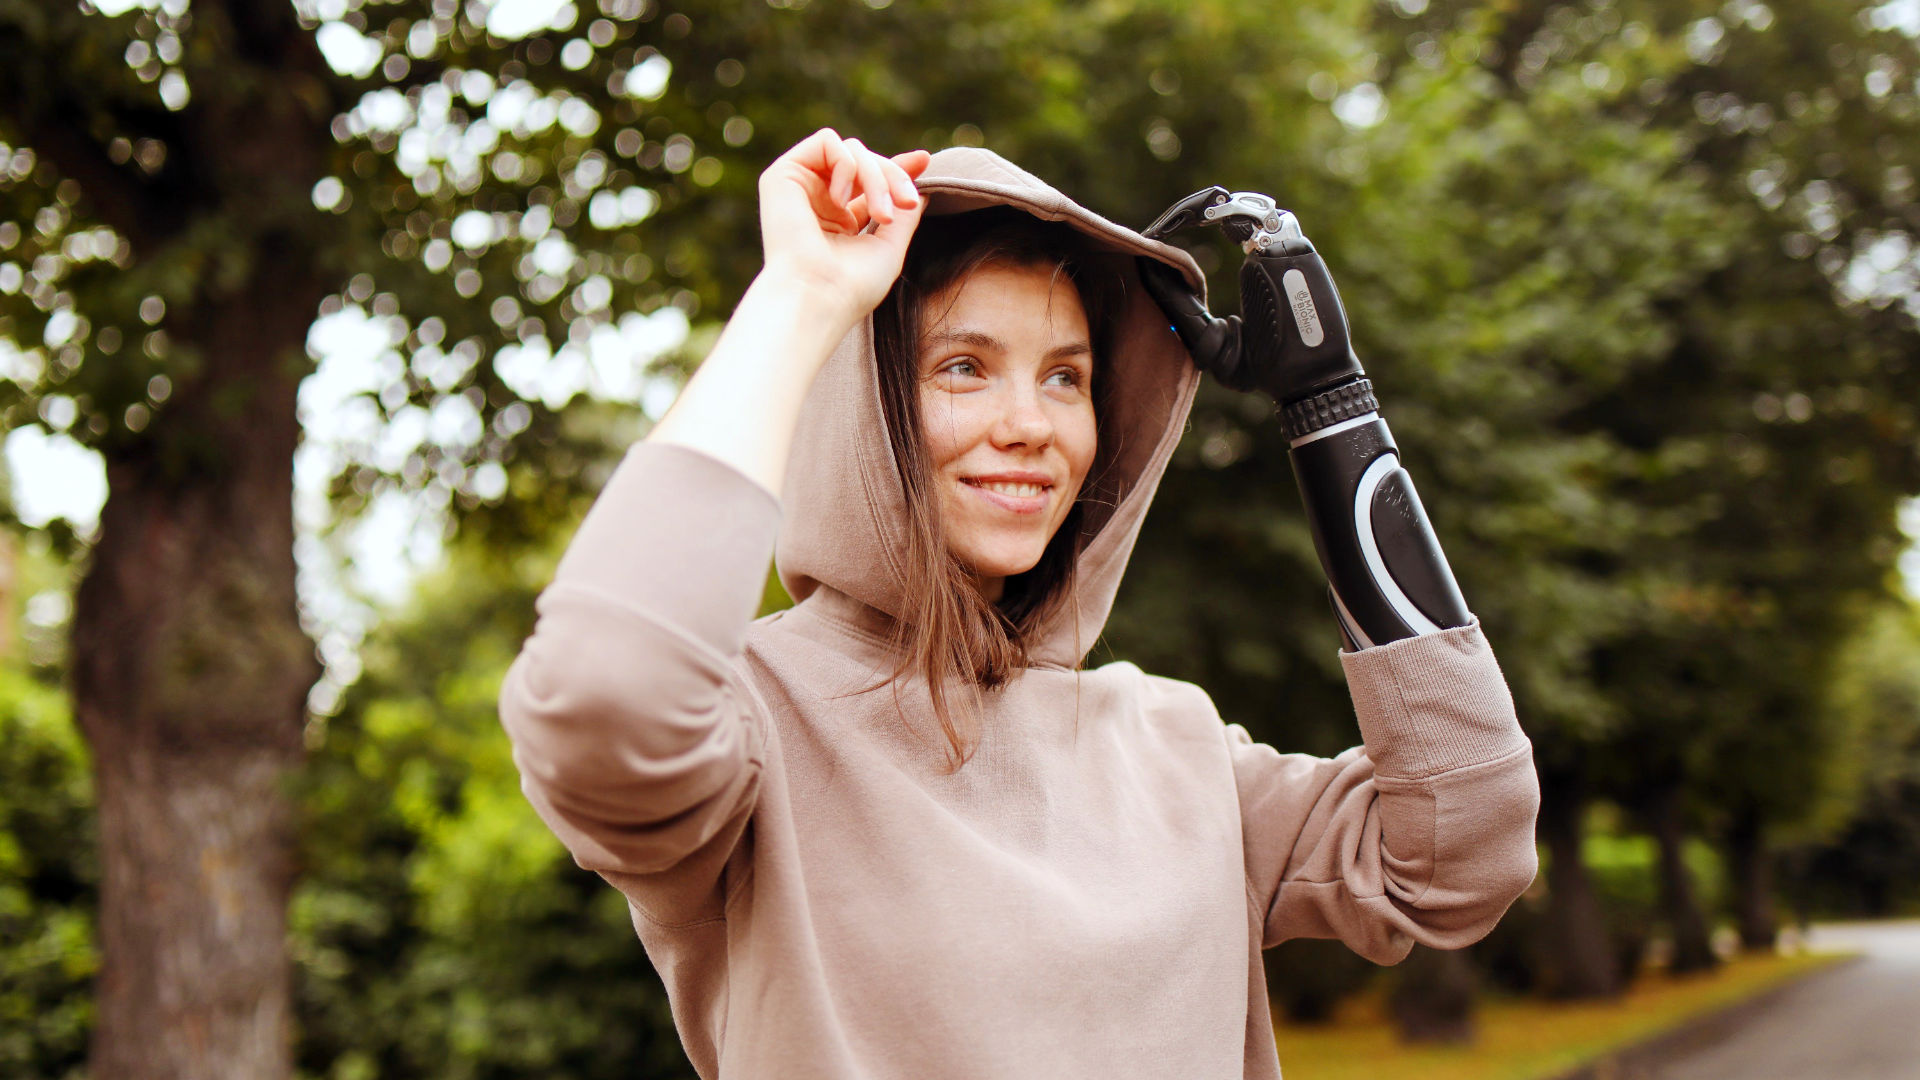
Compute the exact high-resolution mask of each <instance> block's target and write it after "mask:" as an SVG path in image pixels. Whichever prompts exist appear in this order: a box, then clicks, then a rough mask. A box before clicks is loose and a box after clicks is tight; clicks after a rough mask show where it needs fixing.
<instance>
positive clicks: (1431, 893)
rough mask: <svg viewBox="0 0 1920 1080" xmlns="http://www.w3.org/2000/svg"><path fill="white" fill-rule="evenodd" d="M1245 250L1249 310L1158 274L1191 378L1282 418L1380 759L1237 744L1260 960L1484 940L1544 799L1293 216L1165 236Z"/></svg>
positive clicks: (1158, 230)
mask: <svg viewBox="0 0 1920 1080" xmlns="http://www.w3.org/2000/svg"><path fill="white" fill-rule="evenodd" d="M1199 224H1214V225H1219V226H1221V227H1222V228H1224V229H1225V230H1226V232H1227V233H1228V235H1230V236H1232V237H1233V238H1234V239H1236V240H1238V241H1240V242H1241V245H1242V247H1243V248H1244V249H1245V251H1246V253H1247V258H1246V260H1245V262H1244V263H1243V265H1242V267H1241V272H1240V287H1241V308H1242V315H1240V316H1229V317H1228V318H1225V319H1222V318H1216V317H1215V316H1214V315H1213V314H1212V313H1211V312H1209V311H1208V310H1207V309H1206V306H1205V305H1204V304H1203V303H1202V302H1201V300H1200V298H1199V296H1198V295H1197V294H1195V293H1194V291H1193V290H1192V289H1191V288H1190V287H1189V286H1188V285H1187V283H1186V282H1185V281H1184V280H1183V279H1182V278H1181V277H1180V276H1179V275H1178V274H1177V273H1175V272H1174V271H1172V270H1171V269H1170V268H1168V267H1167V266H1165V265H1164V264H1161V263H1158V262H1154V261H1153V260H1149V259H1142V260H1141V266H1140V272H1141V278H1142V280H1143V282H1144V283H1145V284H1146V286H1147V289H1148V291H1149V292H1150V293H1152V294H1153V296H1154V299H1155V300H1156V301H1158V302H1159V304H1160V306H1161V308H1162V309H1163V310H1164V311H1165V313H1166V315H1167V317H1168V319H1169V320H1170V322H1171V323H1172V325H1173V328H1174V330H1175V332H1177V333H1178V334H1179V335H1180V338H1181V341H1182V342H1183V343H1184V344H1185V345H1186V346H1187V349H1188V352H1189V353H1190V354H1191V355H1192V356H1193V359H1194V362H1195V363H1196V364H1198V365H1199V366H1200V367H1201V368H1203V369H1205V370H1207V371H1209V372H1211V373H1212V374H1213V375H1214V377H1215V378H1217V379H1219V380H1220V381H1221V382H1222V383H1224V384H1225V385H1227V386H1230V387H1233V388H1234V389H1238V390H1252V389H1259V390H1264V391H1266V392H1267V393H1269V394H1271V395H1272V396H1273V398H1274V400H1275V402H1277V403H1278V404H1279V405H1280V407H1281V415H1282V418H1283V420H1284V422H1285V424H1286V427H1287V434H1288V437H1289V441H1290V451H1289V456H1290V457H1291V459H1292V461H1293V473H1294V478H1295V480H1296V481H1297V482H1298V484H1299V487H1300V494H1301V497H1302V499H1303V500H1304V501H1305V503H1306V510H1307V521H1308V524H1309V525H1310V526H1311V528H1312V530H1313V538H1314V547H1315V549H1316V550H1317V552H1318V554H1319V556H1320V563H1321V566H1322V568H1323V569H1324V570H1325V571H1326V574H1327V580H1328V583H1329V588H1328V598H1329V600H1330V602H1331V605H1332V607H1333V612H1334V617H1335V620H1336V622H1337V623H1338V624H1339V627H1340V634H1341V637H1342V640H1343V641H1344V642H1345V644H1346V646H1347V648H1346V650H1345V651H1343V652H1342V653H1341V656H1340V660H1341V663H1342V665H1343V666H1344V667H1345V669H1346V675H1347V686H1348V688H1349V690H1350V691H1351V692H1352V694H1353V701H1354V710H1355V712H1356V714H1357V715H1358V717H1359V721H1360V733H1361V736H1362V738H1363V739H1364V741H1365V747H1364V748H1359V747H1356V748H1355V749H1353V750H1350V751H1348V752H1347V753H1345V754H1342V755H1340V756H1339V757H1336V758H1330V759H1328V758H1314V757H1307V756H1305V755H1287V754H1280V753H1278V752H1277V751H1275V750H1274V749H1273V748H1272V747H1270V746H1266V745H1264V744H1260V743H1255V742H1253V741H1252V739H1250V738H1249V737H1248V736H1247V733H1246V731H1245V729H1243V728H1239V727H1229V728H1228V729H1227V730H1228V740H1229V751H1230V753H1231V755H1232V757H1233V762H1234V781H1235V784H1236V786H1237V787H1238V791H1239V796H1240V805H1241V820H1242V824H1243V836H1244V837H1245V844H1246V860H1247V880H1248V890H1249V898H1250V899H1251V901H1252V902H1253V903H1254V904H1255V905H1256V906H1257V907H1258V908H1259V911H1258V914H1259V916H1260V918H1261V920H1262V923H1263V925H1264V930H1263V940H1262V944H1263V945H1277V944H1279V943H1280V942H1281V941H1282V940H1285V939H1286V938H1289V937H1337V938H1340V939H1341V940H1343V941H1345V942H1346V943H1347V944H1348V945H1350V946H1352V947H1353V949H1354V950H1355V951H1357V952H1359V953H1361V954H1362V955H1364V956H1366V957H1368V958H1370V959H1373V960H1376V961H1379V962H1382V963H1391V962H1394V961H1396V960H1398V959H1400V958H1401V957H1402V956H1405V955H1406V952H1407V950H1408V949H1409V948H1411V947H1412V944H1413V942H1415V941H1419V942H1424V943H1426V944H1428V945H1434V946H1438V947H1441V948H1459V947H1461V946H1464V945H1468V944H1471V943H1472V942H1473V941H1475V940H1477V939H1478V938H1479V937H1481V936H1482V935H1483V934H1485V933H1486V932H1487V931H1488V930H1490V929H1492V927H1493V924H1494V922H1495V921H1496V920H1497V919H1498V918H1499V917H1500V915H1501V913H1503V912H1504V911H1506V909H1507V906H1508V905H1509V904H1511V903H1512V902H1513V900H1514V899H1515V898H1516V897H1517V896H1518V895H1519V894H1520V892H1521V890H1523V889H1525V888H1526V886H1527V885H1528V883H1529V882H1531V881H1532V880H1533V876H1534V870H1535V864H1536V858H1535V854H1534V846H1533V823H1534V815H1535V813H1536V811H1537V809H1538V805H1539V786H1538V782H1537V780H1536V779H1535V776H1534V771H1533V761H1532V754H1531V745H1530V744H1529V743H1528V741H1527V738H1526V736H1525V735H1524V734H1523V733H1522V732H1521V730H1520V724H1519V722H1518V720H1517V719H1516V717H1515V715H1514V709H1513V699H1512V696H1511V695H1510V694H1509V693H1508V691H1507V685H1506V681H1505V679H1503V678H1502V677H1501V674H1500V667H1499V665H1498V664H1497V663H1496V662H1495V661H1494V658H1493V651H1492V650H1491V649H1490V648H1489V647H1488V645H1487V641H1486V638H1485V637H1483V636H1482V635H1481V632H1480V624H1479V622H1478V621H1477V620H1476V619H1474V618H1473V616H1472V614H1471V613H1470V612H1469V610H1468V608H1467V605H1466V601H1465V599H1464V598H1463V597H1462V596H1461V593H1460V590H1459V588H1458V586H1457V585H1455V583H1454V578H1453V571H1452V570H1451V569H1450V568H1449V567H1448V565H1447V559H1446V556H1445V554H1444V553H1442V551H1441V549H1440V543H1439V540H1438V539H1437V538H1436V537H1435V535H1434V532H1433V529H1432V527H1431V526H1430V525H1429V524H1428V522H1427V515H1426V510H1425V509H1424V508H1423V507H1422V506H1421V504H1420V497H1419V495H1417V494H1416V493H1415V492H1414V488H1413V480H1412V478H1411V477H1410V476H1408V475H1407V472H1406V470H1405V469H1402V468H1401V467H1400V463H1399V449H1398V447H1396V446H1395V445H1394V441H1393V436H1392V434H1391V433H1390V432H1389V431H1388V430H1387V424H1386V421H1385V420H1384V419H1382V418H1381V415H1380V412H1379V407H1378V404H1377V403H1376V401H1375V399H1374V394H1373V386H1372V384H1371V382H1369V381H1368V380H1367V379H1366V377H1365V372H1364V371H1363V370H1362V369H1361V366H1360V360H1359V358H1358V357H1357V356H1355V355H1354V352H1353V348H1352V345H1351V342H1350V338H1349V334H1348V326H1347V316H1346V309H1345V306H1344V305H1343V304H1342V303H1341V301H1340V293H1339V290H1338V289H1336V288H1335V287H1334V283H1333V276H1332V275H1331V274H1330V273H1329V272H1328V270H1327V266H1326V263H1325V262H1324V261H1322V259H1321V257H1320V254H1319V252H1318V251H1316V250H1315V249H1314V246H1313V244H1312V243H1311V242H1310V241H1308V240H1307V238H1306V236H1305V235H1303V234H1302V233H1301V231H1300V226H1299V222H1298V221H1296V220H1295V219H1294V217H1293V215H1292V214H1290V213H1288V212H1287V211H1285V210H1282V209H1280V208H1279V207H1278V206H1276V205H1275V204H1274V201H1273V200H1272V199H1271V198H1269V197H1267V196H1265V195H1261V194H1258V193H1256V192H1238V193H1233V192H1228V191H1227V190H1225V189H1224V188H1210V189H1207V190H1204V191H1199V192H1196V193H1194V194H1193V195H1191V196H1189V197H1187V198H1186V199H1183V200H1181V201H1180V202H1178V203H1176V204H1174V205H1173V206H1172V207H1171V208H1169V209H1168V211H1167V212H1166V213H1165V214H1163V215H1161V217H1160V219H1159V220H1158V221H1156V222H1154V223H1153V224H1152V225H1150V226H1148V227H1147V229H1146V230H1145V232H1146V235H1149V236H1156V237H1157V236H1161V235H1164V234H1166V233H1170V232H1172V231H1174V230H1177V229H1181V228H1185V227H1187V226H1190V225H1199Z"/></svg>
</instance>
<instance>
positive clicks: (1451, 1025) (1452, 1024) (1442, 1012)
mask: <svg viewBox="0 0 1920 1080" xmlns="http://www.w3.org/2000/svg"><path fill="white" fill-rule="evenodd" d="M1399 975H1400V977H1399V979H1398V981H1397V982H1395V984H1394V988H1393V993H1392V994H1391V995H1390V997H1389V999H1388V1009H1389V1011H1390V1012H1392V1014H1393V1022H1394V1027H1395V1028H1396V1029H1398V1031H1399V1033H1400V1041H1401V1042H1407V1043H1442V1044H1452V1045H1459V1044H1464V1043H1470V1042H1472V1041H1473V1006H1474V994H1475V993H1476V991H1477V990H1478V989H1479V978H1478V977H1477V975H1476V974H1475V972H1474V970H1473V961H1472V960H1471V959H1470V958H1469V957H1468V955H1467V953H1466V951H1465V950H1462V949H1447V950H1442V949H1429V948H1427V947H1426V946H1424V945H1416V946H1414V948H1413V953H1412V955H1410V956H1408V957H1407V959H1406V960H1405V961H1404V962H1403V963H1402V964H1401V965H1400V972H1399Z"/></svg>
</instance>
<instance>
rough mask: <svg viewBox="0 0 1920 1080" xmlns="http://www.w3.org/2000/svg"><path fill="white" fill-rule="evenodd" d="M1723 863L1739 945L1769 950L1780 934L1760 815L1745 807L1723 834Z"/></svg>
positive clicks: (1769, 854) (1770, 862) (1769, 856)
mask: <svg viewBox="0 0 1920 1080" xmlns="http://www.w3.org/2000/svg"><path fill="white" fill-rule="evenodd" d="M1727 862H1728V864H1729V869H1731V870H1732V872H1733V873H1732V877H1733V897H1734V899H1733V902H1734V908H1735V913H1736V918H1737V920H1738V922H1739V924H1740V947H1741V948H1742V949H1745V950H1747V951H1748V952H1759V953H1770V952H1772V951H1774V948H1775V946H1776V944H1777V942H1778V939H1779V936H1780V923H1779V918H1778V916H1777V915H1776V914H1775V910H1774V896H1773V852H1772V851H1771V850H1769V849H1768V847H1767V837H1766V827H1765V826H1764V825H1763V824H1762V823H1761V821H1760V815H1759V814H1757V813H1755V812H1754V811H1753V809H1752V808H1750V807H1749V808H1746V809H1743V810H1741V811H1740V813H1739V814H1738V815H1736V816H1735V818H1734V821H1733V828H1732V829H1730V830H1729V831H1728V833H1727Z"/></svg>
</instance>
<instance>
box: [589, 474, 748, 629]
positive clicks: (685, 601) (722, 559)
mask: <svg viewBox="0 0 1920 1080" xmlns="http://www.w3.org/2000/svg"><path fill="white" fill-rule="evenodd" d="M779 531H780V503H779V500H777V499H775V498H774V497H773V494H772V493H771V492H769V491H768V490H767V489H766V488H764V487H761V486H760V485H759V484H758V483H755V482H754V481H753V480H751V479H749V478H748V477H747V476H746V474H744V473H742V472H740V471H739V470H737V469H735V468H734V467H733V466H731V465H728V464H726V463H725V462H722V461H721V460H720V459H718V458H715V457H712V456H711V455H708V454H705V453H702V452H701V451H698V450H694V449H692V448H689V447H685V446H679V445H675V444H672V443H649V442H641V443H635V444H634V445H633V446H632V447H631V448H629V449H628V451H627V454H626V456H625V457H624V458H623V459H622V460H621V462H620V464H619V466H618V467H617V468H615V469H614V471H613V476H612V477H611V478H610V479H608V481H607V486H606V487H605V488H604V489H603V490H602V491H601V492H600V495H599V497H598V498H597V499H595V500H594V504H593V508H592V509H591V510H589V511H588V512H587V516H586V520H584V521H582V522H581V523H580V530H579V532H577V533H575V534H574V538H573V541H572V542H571V543H570V544H568V545H567V551H566V554H565V555H564V556H562V557H561V559H560V565H559V567H558V569H557V570H556V571H555V572H554V577H553V582H554V586H555V587H566V588H569V589H578V590H580V591H583V592H591V593H594V594H597V595H599V596H600V597H601V598H602V599H605V600H608V601H610V602H613V603H616V604H620V605H622V606H625V607H629V608H632V609H634V610H637V611H639V612H640V613H642V614H643V615H645V616H647V617H648V618H650V619H652V620H654V621H655V622H659V623H662V624H665V625H667V626H671V627H674V628H677V629H679V630H682V631H684V632H686V633H687V634H689V635H691V636H692V637H694V638H696V639H698V640H700V641H702V642H704V643H705V644H707V645H710V646H712V647H713V648H714V649H716V650H717V651H719V653H720V654H721V655H729V656H730V655H732V654H733V653H735V652H737V651H738V649H739V645H740V640H741V638H742V637H743V635H744V634H745V632H746V627H747V624H748V623H749V622H751V621H753V617H754V615H755V614H756V613H757V612H758V611H759V609H760V598H761V595H762V593H763V591H764V589H765V588H766V582H767V568H768V567H769V566H770V565H772V562H773V545H774V540H775V538H776V537H777V536H778V534H779Z"/></svg>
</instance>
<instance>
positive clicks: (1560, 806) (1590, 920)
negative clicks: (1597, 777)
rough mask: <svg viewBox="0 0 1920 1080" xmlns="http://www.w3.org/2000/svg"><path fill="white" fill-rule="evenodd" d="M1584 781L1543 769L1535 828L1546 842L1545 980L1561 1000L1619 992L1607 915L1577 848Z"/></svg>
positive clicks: (1572, 772)
mask: <svg viewBox="0 0 1920 1080" xmlns="http://www.w3.org/2000/svg"><path fill="white" fill-rule="evenodd" d="M1586 804H1587V797H1586V784H1585V779H1584V777H1582V776H1580V775H1579V773H1578V772H1577V771H1576V770H1567V771H1559V770H1554V771H1548V770H1544V769H1543V770H1542V771H1541V777H1540V817H1539V823H1538V825H1537V828H1538V830H1539V835H1540V840H1541V842H1542V843H1544V844H1545V845H1546V846H1547V853H1548V858H1547V914H1546V919H1545V920H1544V923H1545V926H1544V929H1545V936H1546V940H1545V942H1544V945H1545V948H1544V950H1543V952H1544V954H1545V955H1544V956H1543V957H1542V965H1543V968H1544V970H1543V972H1542V975H1543V979H1542V982H1543V983H1544V985H1545V987H1546V989H1547V992H1548V993H1550V994H1552V995H1554V996H1556V997H1563V998H1593V997H1607V996H1610V995H1612V994H1616V993H1618V992H1619V990H1620V977H1619V972H1618V970H1617V968H1616V965H1615V962H1614V957H1613V948H1612V944H1611V941H1610V935H1609V934H1608V931H1607V922H1606V915H1605V913H1604V912H1603V911H1602V910H1601V907H1600V898H1599V895H1598V894H1597V893H1596V892H1595V891H1594V888H1593V879H1592V878H1591V877H1590V876H1589V875H1588V874H1587V864H1586V861H1585V856H1584V854H1583V853H1582V851H1581V840H1582V830H1581V825H1582V821H1581V819H1582V816H1583V813H1584V811H1585V810H1586Z"/></svg>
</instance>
